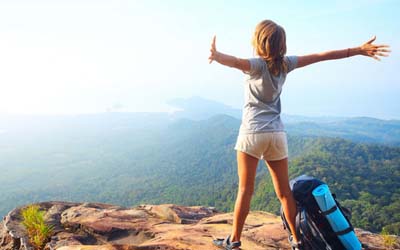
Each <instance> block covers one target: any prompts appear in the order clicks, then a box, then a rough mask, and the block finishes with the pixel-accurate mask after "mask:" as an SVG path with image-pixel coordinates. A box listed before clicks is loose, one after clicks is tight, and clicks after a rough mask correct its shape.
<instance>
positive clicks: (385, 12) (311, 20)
mask: <svg viewBox="0 0 400 250" xmlns="http://www.w3.org/2000/svg"><path fill="white" fill-rule="evenodd" d="M399 13H400V1H398V0H392V1H390V0H387V1H385V0H382V1H379V0H376V1H372V0H371V1H367V0H360V1H266V0H260V1H232V0H231V1H217V0H213V1H211V0H210V1H205V0H202V1H185V0H181V1H177V0H176V1H172V0H165V1H164V0H160V1H153V0H142V1H98V0H96V1H85V0H76V1H71V0H68V1H56V0H51V1H39V0H29V1H16V0H13V1H4V0H2V1H0V87H1V91H0V113H29V114H32V113H50V114H58V113H91V112H104V111H106V110H110V109H113V110H119V111H168V110H170V107H168V106H167V105H166V104H165V101H166V100H168V99H171V98H176V97H179V98H182V97H183V98H186V97H191V96H201V97H204V98H208V99H213V100H216V101H219V102H223V103H225V104H228V105H231V106H233V107H236V108H240V107H241V105H242V103H243V80H244V75H243V73H241V72H239V71H237V70H234V69H230V68H226V67H223V66H220V65H218V64H216V63H213V64H211V65H209V64H208V60H207V58H208V56H209V47H210V41H211V38H212V36H213V35H214V34H216V35H217V49H219V50H220V51H222V52H225V53H230V54H233V55H236V56H239V57H244V58H248V57H252V56H253V50H252V47H251V44H250V40H251V35H252V33H253V30H254V27H255V25H256V24H257V23H258V22H259V21H261V20H263V19H272V20H274V21H276V22H277V23H279V24H280V25H282V26H283V27H284V28H285V30H286V33H287V46H288V54H289V55H293V54H294V55H303V54H308V53H314V52H321V51H325V50H331V49H343V48H347V47H353V46H358V45H360V44H362V43H363V42H365V41H367V40H368V39H369V38H370V37H371V36H373V35H376V36H377V43H387V44H390V45H391V47H392V51H393V52H392V54H391V56H390V57H389V58H383V60H382V61H381V62H377V61H375V60H373V59H370V58H366V57H361V56H358V57H353V58H350V59H345V60H339V61H329V62H323V63H321V64H316V65H312V66H310V67H306V68H302V69H298V70H295V71H293V73H290V74H289V76H288V79H287V81H286V83H285V87H284V90H283V94H282V102H283V104H282V105H283V112H285V113H288V114H299V115H334V116H373V117H379V118H396V119H400V99H399V98H400V77H399V74H398V73H399V71H400V60H399V59H400V56H399V51H400V44H399V39H400V37H399V35H400V19H399Z"/></svg>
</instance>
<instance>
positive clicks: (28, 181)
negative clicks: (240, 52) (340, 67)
mask: <svg viewBox="0 0 400 250" xmlns="http://www.w3.org/2000/svg"><path fill="white" fill-rule="evenodd" d="M29 119H31V118H29ZM29 119H28V121H27V120H23V121H22V123H21V122H20V121H18V120H14V121H13V125H12V126H9V127H2V128H0V130H2V131H3V132H2V133H0V159H1V160H0V171H1V173H2V174H1V175H0V183H1V189H0V214H1V215H3V216H4V215H5V213H7V212H8V211H9V210H11V209H12V208H14V207H16V206H17V205H21V204H26V203H29V202H37V201H46V200H65V201H78V202H85V201H87V202H95V201H98V202H106V203H112V204H120V205H125V206H133V205H137V204H140V203H147V204H151V203H174V204H181V205H204V206H215V207H216V208H217V209H219V210H221V211H231V210H232V209H233V204H234V201H235V196H236V190H237V189H236V188H237V171H236V159H235V158H236V156H235V152H234V149H233V147H234V143H235V140H236V136H237V132H238V128H239V124H240V121H239V120H237V119H235V118H233V117H230V116H226V115H218V116H213V117H212V118H210V119H207V120H201V121H192V120H187V119H186V120H173V119H171V117H169V116H166V115H153V116H151V115H150V117H149V115H146V114H140V115H137V114H132V115H130V114H104V115H93V116H79V117H58V118H46V119H47V120H46V122H45V123H43V120H41V118H32V119H33V120H29ZM143 120H144V121H143ZM148 121H151V123H150V122H148ZM2 124H4V123H2ZM18 124H19V126H17V125H18ZM29 124H33V125H32V126H28V125H29ZM13 128H14V130H13ZM362 129H364V130H367V129H368V128H365V127H364V128H360V130H362ZM289 151H290V174H291V176H292V177H293V176H297V175H300V174H308V175H314V176H316V177H319V178H321V179H323V180H325V181H326V182H327V183H328V184H329V186H330V187H331V189H332V191H334V192H336V193H337V195H338V198H339V199H340V200H341V201H343V204H345V205H347V206H349V207H350V208H352V209H353V211H354V212H353V223H354V225H355V226H357V227H362V228H364V229H367V230H373V231H378V232H379V231H381V230H382V227H383V226H386V227H387V230H389V231H390V232H395V233H397V234H399V232H398V228H399V226H398V224H399V223H400V218H399V217H400V207H399V200H400V199H399V198H400V190H399V185H398V183H399V181H400V179H399V178H400V177H399V176H400V148H399V147H391V146H384V145H378V144H371V143H369V144H363V143H356V142H351V141H347V140H345V139H340V138H328V137H315V136H313V137H310V136H309V135H302V134H297V133H292V132H290V130H289ZM252 209H263V210H267V211H272V212H277V211H278V201H277V199H276V198H275V195H274V193H273V190H272V185H271V182H270V180H269V177H268V173H267V171H266V168H265V167H264V166H263V164H260V169H259V174H258V176H257V184H256V193H255V196H254V198H253V204H252ZM396 223H397V224H396ZM396 230H397V231H396Z"/></svg>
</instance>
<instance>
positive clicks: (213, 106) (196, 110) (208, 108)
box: [167, 96, 242, 120]
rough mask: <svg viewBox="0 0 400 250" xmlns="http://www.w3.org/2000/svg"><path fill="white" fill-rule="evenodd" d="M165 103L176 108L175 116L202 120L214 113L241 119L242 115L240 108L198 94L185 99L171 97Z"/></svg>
mask: <svg viewBox="0 0 400 250" xmlns="http://www.w3.org/2000/svg"><path fill="white" fill-rule="evenodd" d="M167 104H168V105H171V106H173V107H175V108H177V109H178V111H176V112H175V113H174V117H176V118H186V119H191V120H204V119H208V118H210V117H212V116H215V115H219V114H225V115H230V116H233V117H235V118H237V119H241V116H242V111H241V110H240V109H235V108H232V107H230V106H228V105H225V104H223V103H220V102H217V101H213V100H209V99H205V98H202V97H198V96H195V97H190V98H187V99H184V98H177V99H172V100H169V101H168V102H167Z"/></svg>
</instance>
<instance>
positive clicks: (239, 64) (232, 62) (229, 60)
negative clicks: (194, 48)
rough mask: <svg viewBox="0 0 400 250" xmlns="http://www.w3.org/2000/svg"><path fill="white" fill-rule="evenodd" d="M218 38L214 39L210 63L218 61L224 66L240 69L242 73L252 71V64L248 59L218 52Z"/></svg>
mask: <svg viewBox="0 0 400 250" xmlns="http://www.w3.org/2000/svg"><path fill="white" fill-rule="evenodd" d="M215 40H216V36H214V37H213V40H212V43H211V49H210V52H211V55H210V57H208V60H209V62H210V63H212V62H213V61H217V62H219V63H220V64H222V65H225V66H229V67H233V68H237V69H240V70H242V71H250V62H249V60H247V59H241V58H237V57H234V56H230V55H226V54H223V53H221V52H218V51H217V48H216V46H215Z"/></svg>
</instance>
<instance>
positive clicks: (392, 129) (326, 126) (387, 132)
mask: <svg viewBox="0 0 400 250" xmlns="http://www.w3.org/2000/svg"><path fill="white" fill-rule="evenodd" d="M169 104H170V105H172V106H174V107H176V108H178V109H179V110H180V111H177V112H175V113H174V114H172V115H171V117H173V118H174V119H189V120H204V119H209V118H211V117H213V116H215V115H218V114H224V115H229V116H232V117H234V118H236V119H238V120H239V122H240V120H241V110H239V109H235V108H232V107H229V106H227V105H225V104H222V103H220V102H217V101H212V100H208V99H204V98H201V97H192V98H188V99H175V100H171V101H170V102H169ZM282 120H283V122H284V124H285V126H286V129H287V131H288V132H289V133H290V134H294V135H301V136H312V137H318V136H327V137H340V138H345V139H349V140H352V141H356V142H366V143H380V144H386V145H392V146H399V145H400V120H380V119H376V118H370V117H354V118H348V117H347V118H346V117H329V116H325V117H308V116H299V115H287V114H282Z"/></svg>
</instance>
